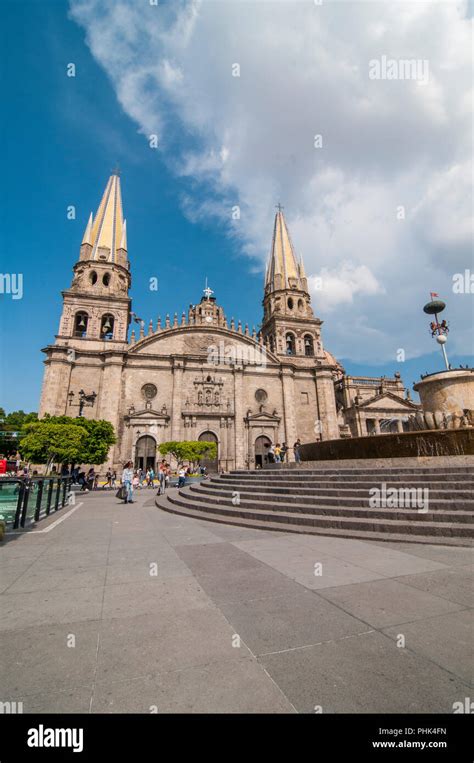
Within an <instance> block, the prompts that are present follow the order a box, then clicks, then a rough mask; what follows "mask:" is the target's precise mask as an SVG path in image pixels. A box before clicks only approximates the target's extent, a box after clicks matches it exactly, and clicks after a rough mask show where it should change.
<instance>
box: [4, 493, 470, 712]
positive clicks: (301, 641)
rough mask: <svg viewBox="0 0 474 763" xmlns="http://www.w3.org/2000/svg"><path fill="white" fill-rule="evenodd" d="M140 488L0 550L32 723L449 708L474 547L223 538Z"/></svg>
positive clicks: (12, 645)
mask: <svg viewBox="0 0 474 763" xmlns="http://www.w3.org/2000/svg"><path fill="white" fill-rule="evenodd" d="M154 493H155V491H151V490H143V491H141V493H138V495H137V496H136V503H135V504H134V505H132V506H124V505H123V504H121V503H120V502H118V501H117V499H116V498H115V497H114V495H113V494H111V493H106V492H105V491H97V492H95V493H89V494H87V495H84V496H78V500H77V505H76V506H75V507H72V508H68V509H65V510H64V511H60V512H58V513H57V514H55V515H54V516H52V517H50V518H49V519H47V520H45V521H43V522H41V523H40V524H38V525H37V526H36V528H35V529H34V531H30V532H27V533H23V534H20V533H19V534H16V535H14V534H12V535H10V536H9V537H8V540H7V541H6V542H4V543H3V544H2V546H1V547H0V580H1V589H0V590H1V629H2V642H3V646H2V658H3V659H2V666H3V667H2V696H1V697H0V699H1V700H2V701H4V702H5V701H10V702H15V701H16V702H22V703H23V712H25V713H28V712H34V713H38V712H39V713H52V712H59V713H72V712H77V713H84V712H85V713H89V712H92V713H102V712H117V713H118V712H127V713H150V712H159V713H173V712H210V713H217V712H225V713H235V712H249V713H261V712H270V713H294V712H302V713H314V712H321V711H322V712H323V713H343V712H348V713H361V712H369V713H397V712H400V713H416V712H422V713H428V712H432V713H451V712H452V711H453V710H452V709H453V703H455V702H464V700H465V698H466V697H472V696H473V695H472V666H473V654H472V644H473V628H472V607H473V599H474V596H473V594H474V586H473V584H472V558H473V554H472V550H471V549H469V548H456V547H443V546H430V545H418V544H410V543H406V544H402V543H398V544H395V543H378V542H364V541H360V540H350V539H342V538H331V537H318V536H316V535H295V534H290V533H278V532H269V531H264V530H256V529H248V528H240V527H234V526H231V525H222V524H217V523H211V522H207V521H201V520H195V519H190V518H187V517H180V516H176V515H173V514H168V513H165V512H163V511H161V510H160V509H158V508H157V507H156V506H155V501H154Z"/></svg>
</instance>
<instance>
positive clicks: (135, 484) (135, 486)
mask: <svg viewBox="0 0 474 763" xmlns="http://www.w3.org/2000/svg"><path fill="white" fill-rule="evenodd" d="M132 485H133V489H134V490H140V489H141V484H140V475H139V474H138V472H134V474H133V480H132Z"/></svg>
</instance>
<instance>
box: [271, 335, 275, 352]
mask: <svg viewBox="0 0 474 763" xmlns="http://www.w3.org/2000/svg"><path fill="white" fill-rule="evenodd" d="M270 352H275V341H274V339H273V334H270Z"/></svg>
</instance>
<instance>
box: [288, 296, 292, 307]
mask: <svg viewBox="0 0 474 763" xmlns="http://www.w3.org/2000/svg"><path fill="white" fill-rule="evenodd" d="M288 310H293V300H292V298H291V297H288Z"/></svg>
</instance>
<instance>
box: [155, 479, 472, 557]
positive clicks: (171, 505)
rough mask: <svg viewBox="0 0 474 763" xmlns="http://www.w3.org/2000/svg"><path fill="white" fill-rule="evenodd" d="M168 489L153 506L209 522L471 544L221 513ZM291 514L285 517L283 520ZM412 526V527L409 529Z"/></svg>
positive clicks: (264, 515)
mask: <svg viewBox="0 0 474 763" xmlns="http://www.w3.org/2000/svg"><path fill="white" fill-rule="evenodd" d="M171 492H172V491H169V492H168V493H166V494H165V495H163V496H157V497H156V505H157V506H158V507H159V508H161V509H163V510H164V511H168V512H171V513H174V514H179V515H181V516H188V517H191V518H194V519H205V520H206V521H209V522H217V523H221V524H231V525H236V526H239V527H254V528H259V529H265V530H274V531H277V532H291V533H304V534H309V535H320V536H324V535H327V536H330V537H342V538H358V539H359V540H377V541H387V542H388V541H390V542H404V543H425V544H426V543H429V544H430V545H443V546H469V547H471V546H472V545H473V542H472V540H471V539H470V538H467V537H454V536H449V535H443V536H442V535H425V534H424V533H420V534H418V533H417V532H412V533H404V532H397V531H396V529H395V528H393V529H392V530H391V531H390V532H381V531H380V530H379V529H377V530H370V529H368V527H365V528H364V529H362V530H357V529H354V528H349V527H347V526H345V527H344V528H340V527H337V526H330V527H323V526H314V525H307V524H298V523H294V522H291V521H281V520H282V517H281V516H279V517H278V518H277V519H278V521H275V519H276V518H275V517H271V516H269V515H268V513H265V512H262V514H261V515H259V516H256V517H255V518H252V516H250V515H249V514H245V515H244V516H239V515H238V514H237V513H236V512H234V513H233V514H231V513H222V510H221V509H219V507H217V509H216V507H215V506H212V505H209V507H207V508H205V507H204V505H194V504H193V503H192V502H191V501H187V502H183V503H181V504H178V503H176V501H175V500H172V496H171ZM289 519H291V517H287V520H289ZM412 529H414V528H412Z"/></svg>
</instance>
